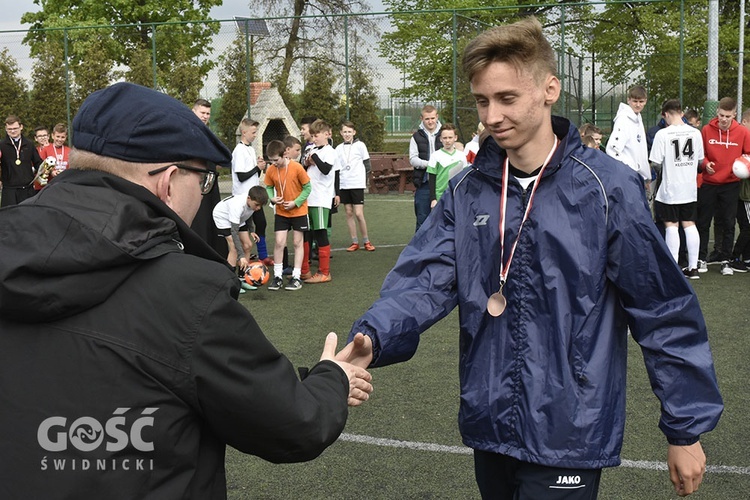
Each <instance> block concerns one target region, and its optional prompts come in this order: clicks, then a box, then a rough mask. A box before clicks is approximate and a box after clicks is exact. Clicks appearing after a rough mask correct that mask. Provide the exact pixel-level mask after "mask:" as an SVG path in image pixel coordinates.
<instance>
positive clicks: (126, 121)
mask: <svg viewBox="0 0 750 500" xmlns="http://www.w3.org/2000/svg"><path fill="white" fill-rule="evenodd" d="M73 147H75V148H77V149H81V150H84V151H89V152H91V153H95V154H98V155H101V156H108V157H111V158H118V159H120V160H125V161H130V162H135V163H163V162H168V161H184V160H191V159H200V160H205V161H207V162H209V163H210V164H211V163H213V164H217V165H222V166H227V167H230V166H231V164H232V153H231V152H230V151H229V149H227V147H226V146H225V145H224V144H223V143H222V142H221V141H220V140H219V139H218V138H217V137H216V136H215V135H214V134H213V132H211V130H210V129H209V128H208V127H207V126H206V125H205V124H204V123H203V122H202V121H200V119H199V118H198V117H197V116H195V113H193V112H192V110H190V108H188V107H187V106H185V105H184V104H183V103H181V102H180V101H178V100H177V99H174V98H172V97H170V96H168V95H166V94H163V93H161V92H158V91H156V90H153V89H149V88H147V87H142V86H140V85H135V84H132V83H116V84H114V85H112V86H110V87H107V88H105V89H102V90H97V91H96V92H94V93H93V94H91V95H89V96H88V97H87V98H86V100H85V101H83V104H82V105H81V108H80V109H79V110H78V113H77V114H76V116H75V118H73ZM209 167H211V165H209ZM211 168H213V167H211Z"/></svg>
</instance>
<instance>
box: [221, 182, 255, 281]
mask: <svg viewBox="0 0 750 500" xmlns="http://www.w3.org/2000/svg"><path fill="white" fill-rule="evenodd" d="M266 203H268V194H267V193H266V190H265V189H263V188H262V187H260V186H253V187H251V188H250V190H249V191H248V194H247V196H230V197H229V198H224V199H223V200H221V201H220V202H219V203H218V204H217V205H216V206H215V207H214V211H213V218H214V224H216V229H217V230H218V234H219V235H220V236H223V237H224V238H226V240H227V246H228V247H229V254H228V256H227V262H229V265H230V266H233V267H234V266H238V269H237V273H238V276H239V277H240V284H241V286H242V289H243V290H241V291H240V292H241V293H242V292H243V291H244V290H255V289H256V287H254V286H252V285H250V284H249V283H246V282H245V280H244V273H245V269H247V266H248V264H249V263H250V262H249V260H248V258H247V256H249V255H250V249H252V248H253V241H255V242H257V241H258V235H257V234H255V232H254V229H255V227H254V226H253V222H252V219H251V217H252V215H253V214H254V213H255V212H257V211H258V210H263V205H265V204H266Z"/></svg>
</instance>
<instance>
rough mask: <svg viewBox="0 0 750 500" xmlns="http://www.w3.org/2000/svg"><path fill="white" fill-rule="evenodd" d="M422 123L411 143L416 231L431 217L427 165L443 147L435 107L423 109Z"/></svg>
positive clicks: (410, 155)
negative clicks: (433, 155) (433, 154)
mask: <svg viewBox="0 0 750 500" xmlns="http://www.w3.org/2000/svg"><path fill="white" fill-rule="evenodd" d="M420 116H421V117H422V122H421V123H420V124H419V128H418V129H417V131H416V132H414V134H413V135H412V136H411V140H410V141H409V163H410V164H411V166H412V167H414V173H413V180H414V187H415V188H416V191H414V216H415V217H416V219H417V223H416V229H415V231H419V228H420V227H422V224H424V221H425V219H427V216H428V215H430V184H429V182H427V164H428V163H429V161H430V157H431V156H432V153H434V152H435V151H437V150H439V149H440V148H442V147H443V144H442V142H440V120H438V112H437V109H435V106H432V105H429V104H428V105H427V106H425V107H423V108H422V114H421V115H420Z"/></svg>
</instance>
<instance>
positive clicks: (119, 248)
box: [0, 170, 349, 499]
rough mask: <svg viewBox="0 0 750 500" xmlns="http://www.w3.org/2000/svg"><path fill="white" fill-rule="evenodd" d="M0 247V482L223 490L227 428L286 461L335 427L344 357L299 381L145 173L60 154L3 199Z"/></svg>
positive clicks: (344, 389)
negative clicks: (28, 189)
mask: <svg viewBox="0 0 750 500" xmlns="http://www.w3.org/2000/svg"><path fill="white" fill-rule="evenodd" d="M0 255H1V256H2V257H1V258H0V352H2V354H3V355H2V359H3V361H2V363H0V406H1V407H2V410H1V411H0V428H2V433H1V434H0V498H6V499H16V498H108V499H114V498H123V499H134V498H164V499H177V498H199V499H214V498H225V497H226V480H225V475H224V451H225V446H226V444H229V445H231V446H233V447H235V448H237V449H238V450H240V451H243V452H245V453H251V454H254V455H257V456H259V457H261V458H263V459H266V460H270V461H273V462H296V461H304V460H309V459H312V458H314V457H316V456H318V455H319V454H320V453H321V452H322V451H323V450H324V449H325V448H326V447H327V446H328V445H329V444H331V443H332V442H333V441H335V440H336V438H337V437H338V436H339V434H340V433H341V432H342V430H343V428H344V424H345V422H346V417H347V403H346V400H347V395H348V387H349V384H348V380H347V377H346V375H345V373H344V372H343V370H341V369H340V368H339V367H338V366H337V365H336V364H335V363H332V362H329V361H324V362H320V363H318V364H317V365H316V366H315V367H313V368H312V369H311V371H310V373H309V375H308V376H307V377H306V378H305V379H304V380H303V381H300V380H299V379H298V378H297V376H296V374H295V370H294V367H293V366H292V365H291V363H290V362H289V360H288V359H287V358H285V357H284V356H283V355H281V354H280V353H279V352H278V351H277V350H276V349H275V348H274V347H273V345H271V343H270V342H269V341H268V340H267V339H266V338H265V337H264V335H263V334H262V332H261V330H260V328H259V327H258V325H257V324H256V323H255V321H254V319H253V317H252V316H251V314H250V313H249V312H248V311H247V309H246V308H245V307H244V306H242V305H241V304H239V303H238V302H237V300H236V297H237V295H238V292H239V283H238V282H237V278H236V277H235V275H234V274H233V273H232V272H231V271H230V270H229V268H228V267H227V266H226V265H224V264H223V262H222V260H221V259H220V257H219V256H218V255H216V254H215V253H214V252H213V251H212V250H211V249H210V248H209V247H208V246H207V245H205V243H203V242H202V241H201V240H200V239H199V238H198V236H197V235H196V234H195V233H193V232H192V231H190V230H189V228H188V227H187V225H186V224H185V223H184V222H183V221H182V220H181V219H180V218H179V217H178V216H177V215H176V214H175V213H174V212H173V211H172V210H171V209H169V208H168V207H167V206H166V205H165V204H164V203H162V202H161V201H160V200H159V199H158V198H156V197H155V196H153V195H152V194H151V193H150V192H149V191H148V190H146V189H145V188H143V187H141V186H138V185H136V184H133V183H130V182H128V181H126V180H123V179H121V178H118V177H115V176H112V175H109V174H105V173H102V172H94V171H78V170H69V171H66V172H65V173H63V174H61V175H60V176H59V177H58V178H56V179H55V181H54V182H52V183H51V184H50V185H49V186H48V187H47V188H45V189H44V190H42V191H41V192H40V193H39V194H38V195H37V196H36V197H35V198H33V199H31V200H29V201H27V202H25V203H23V204H21V205H18V206H13V207H8V208H5V209H3V210H1V211H0Z"/></svg>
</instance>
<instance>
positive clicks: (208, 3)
mask: <svg viewBox="0 0 750 500" xmlns="http://www.w3.org/2000/svg"><path fill="white" fill-rule="evenodd" d="M221 1H222V0H172V1H170V2H161V1H159V0H112V1H108V2H101V1H99V0H39V3H40V4H41V6H42V10H41V11H39V12H27V13H26V14H24V15H23V17H22V18H21V21H22V22H23V23H28V24H31V28H32V29H31V30H30V31H29V33H28V35H27V36H26V38H25V39H24V41H25V43H28V44H29V45H30V46H31V54H32V56H37V55H39V54H41V53H42V52H43V50H44V47H45V45H46V44H48V43H65V44H67V47H66V48H67V53H68V54H69V67H70V68H71V70H72V72H73V78H71V81H74V82H75V88H74V93H75V101H76V102H80V101H81V98H82V96H83V97H85V96H86V95H88V94H89V93H90V92H92V91H93V90H96V89H97V88H100V87H101V86H103V85H107V84H109V83H111V81H112V78H113V77H117V76H121V75H122V74H123V73H122V72H115V71H114V69H115V68H118V67H125V68H129V69H130V70H129V71H127V70H126V71H125V72H124V74H125V75H128V76H133V77H134V78H137V80H138V81H139V83H146V80H147V79H146V77H145V71H144V69H145V66H146V62H145V61H146V60H148V61H149V62H151V61H152V57H150V54H151V53H152V52H151V51H152V46H153V44H154V42H155V43H156V53H157V57H156V66H157V85H158V86H159V87H160V88H161V89H163V90H165V91H166V92H167V93H170V94H173V95H175V96H176V97H178V98H183V99H189V98H194V97H195V96H197V94H198V91H199V89H200V88H201V87H202V81H203V78H204V77H205V76H206V74H207V73H208V71H209V70H210V69H211V67H212V66H213V61H212V60H211V59H210V58H206V59H205V60H203V61H200V62H199V61H198V58H199V56H203V55H205V54H204V52H205V51H206V47H208V46H209V45H210V40H211V36H212V35H213V34H214V33H216V32H217V31H218V28H219V25H218V24H211V23H189V22H187V21H191V20H196V19H207V18H208V14H209V11H210V9H211V7H213V6H214V5H220V4H221ZM166 22H170V23H179V22H184V23H181V24H168V25H166V24H164V25H160V24H158V23H166ZM122 25H129V26H127V27H124V26H122ZM86 26H88V28H83V29H82V28H81V27H86ZM114 26H117V28H113V27H114ZM50 28H65V36H64V37H60V36H59V35H58V34H59V33H60V31H57V30H54V29H52V30H51V29H50ZM97 74H98V76H97ZM148 84H149V85H153V78H151V79H150V80H149V81H148Z"/></svg>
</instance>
